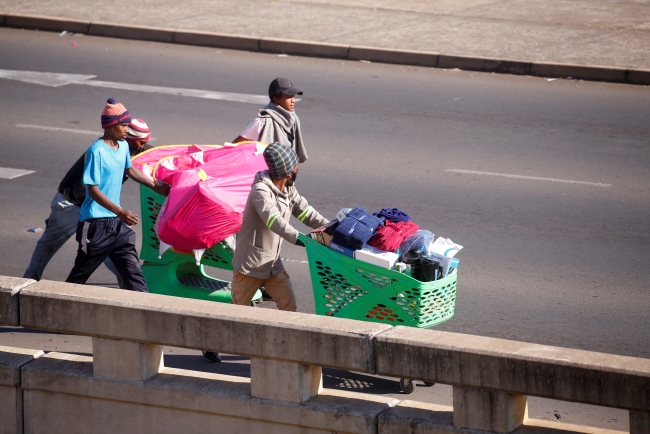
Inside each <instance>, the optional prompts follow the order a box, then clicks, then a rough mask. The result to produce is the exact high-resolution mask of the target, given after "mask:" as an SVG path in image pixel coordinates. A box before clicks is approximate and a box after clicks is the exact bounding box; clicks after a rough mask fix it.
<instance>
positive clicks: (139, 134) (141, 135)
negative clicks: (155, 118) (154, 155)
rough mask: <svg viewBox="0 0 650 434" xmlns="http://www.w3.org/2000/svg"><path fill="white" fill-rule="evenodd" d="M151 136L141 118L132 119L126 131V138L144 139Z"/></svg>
mask: <svg viewBox="0 0 650 434" xmlns="http://www.w3.org/2000/svg"><path fill="white" fill-rule="evenodd" d="M150 137H151V130H150V129H149V126H148V125H147V123H146V122H145V121H143V120H142V119H133V120H132V121H131V123H130V124H129V129H128V130H127V132H126V139H127V140H144V139H148V138H150Z"/></svg>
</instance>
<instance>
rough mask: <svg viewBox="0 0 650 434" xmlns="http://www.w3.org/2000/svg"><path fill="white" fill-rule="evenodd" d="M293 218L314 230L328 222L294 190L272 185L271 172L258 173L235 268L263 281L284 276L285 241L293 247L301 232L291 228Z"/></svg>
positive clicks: (246, 210)
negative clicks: (278, 275)
mask: <svg viewBox="0 0 650 434" xmlns="http://www.w3.org/2000/svg"><path fill="white" fill-rule="evenodd" d="M292 214H293V216H294V217H296V218H297V219H298V220H300V221H301V222H302V223H304V224H306V225H307V226H309V227H311V228H317V227H319V226H322V225H324V224H326V223H327V222H328V221H327V220H326V219H325V218H324V217H323V216H322V215H320V214H319V213H318V212H317V211H316V210H315V209H314V208H312V207H311V206H309V204H308V203H307V200H306V199H305V198H304V197H302V196H300V195H299V194H298V190H296V188H295V187H294V186H291V187H285V188H284V190H283V191H280V190H278V188H277V187H276V186H275V185H273V182H272V181H271V178H270V176H269V172H268V170H265V171H263V172H258V173H257V175H256V176H255V180H254V181H253V186H252V188H251V192H250V194H249V195H248V200H247V201H246V208H245V209H244V219H243V222H242V226H241V229H240V230H239V233H238V234H237V245H236V247H235V254H234V255H233V258H232V267H233V268H234V269H235V270H237V271H239V272H240V273H243V274H246V275H249V276H252V277H257V278H260V279H268V278H269V276H270V275H271V274H273V275H276V274H278V273H279V272H281V271H282V270H283V269H284V266H283V265H282V260H281V259H280V246H281V245H282V238H284V239H285V240H287V241H289V242H290V243H292V244H296V241H297V240H298V234H299V232H298V231H297V230H296V229H295V228H294V227H293V226H291V225H290V224H289V218H290V217H291V215H292Z"/></svg>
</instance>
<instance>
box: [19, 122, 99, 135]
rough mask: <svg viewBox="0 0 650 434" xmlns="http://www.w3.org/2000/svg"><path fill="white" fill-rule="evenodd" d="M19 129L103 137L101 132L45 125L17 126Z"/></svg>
mask: <svg viewBox="0 0 650 434" xmlns="http://www.w3.org/2000/svg"><path fill="white" fill-rule="evenodd" d="M16 126H17V127H18V128H31V129H34V130H45V131H57V132H63V133H73V134H85V135H87V136H95V137H100V136H101V135H102V133H101V131H99V130H98V131H90V130H76V129H74V128H59V127H46V126H45V125H28V124H16Z"/></svg>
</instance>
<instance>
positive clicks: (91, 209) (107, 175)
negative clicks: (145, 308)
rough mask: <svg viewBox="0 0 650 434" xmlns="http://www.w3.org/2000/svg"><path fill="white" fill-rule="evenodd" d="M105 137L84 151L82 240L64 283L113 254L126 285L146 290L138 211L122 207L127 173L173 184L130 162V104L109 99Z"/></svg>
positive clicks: (164, 189) (81, 279) (161, 189)
mask: <svg viewBox="0 0 650 434" xmlns="http://www.w3.org/2000/svg"><path fill="white" fill-rule="evenodd" d="M101 121H102V128H104V135H103V137H101V138H99V139H97V141H96V142H95V143H93V144H92V146H91V147H90V148H89V149H88V151H86V154H85V162H84V174H83V183H84V184H85V185H86V192H87V194H86V198H85V199H84V202H83V203H82V205H81V212H80V214H79V224H78V226H77V234H76V239H77V242H78V243H79V249H78V250H77V258H76V259H75V264H74V268H73V269H72V271H70V275H69V276H68V278H67V279H66V282H71V283H86V281H87V280H88V278H89V277H90V276H91V275H92V273H93V272H94V271H95V270H96V269H97V267H99V265H100V264H101V263H102V262H103V261H104V259H106V257H109V258H110V259H111V261H113V264H114V265H115V268H116V269H117V271H118V272H119V274H120V276H121V277H122V280H123V281H124V285H125V289H129V290H133V291H141V292H148V290H147V284H146V283H145V280H144V276H143V275H142V269H141V267H140V261H139V259H138V252H137V251H136V248H135V238H136V235H135V232H133V230H132V229H131V226H132V225H135V224H138V222H139V219H138V216H137V214H135V213H133V212H131V211H129V210H126V209H123V208H122V207H120V193H121V190H122V180H123V176H124V175H125V174H126V175H128V176H129V178H131V179H133V180H134V181H136V182H139V183H140V184H143V185H146V186H148V187H150V188H152V189H154V190H155V191H156V192H158V193H161V194H164V195H166V194H167V193H168V192H169V187H168V186H166V185H161V186H159V185H156V183H155V182H154V181H153V180H151V179H149V178H147V177H146V176H145V175H143V174H142V172H140V171H139V170H138V169H136V168H135V167H132V166H131V158H130V154H129V145H128V144H127V143H126V142H125V141H124V139H125V138H126V134H127V130H128V126H129V122H131V116H130V114H129V112H128V110H126V108H125V107H124V106H123V105H122V104H120V103H117V102H115V100H114V99H113V98H111V99H109V100H108V102H107V104H106V107H105V108H104V111H103V112H102V116H101Z"/></svg>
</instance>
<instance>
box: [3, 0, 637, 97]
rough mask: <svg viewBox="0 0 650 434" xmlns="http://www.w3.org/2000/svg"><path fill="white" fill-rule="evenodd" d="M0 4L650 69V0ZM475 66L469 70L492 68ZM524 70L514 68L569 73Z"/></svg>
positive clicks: (38, 11) (471, 54)
mask: <svg viewBox="0 0 650 434" xmlns="http://www.w3.org/2000/svg"><path fill="white" fill-rule="evenodd" d="M0 11H1V12H4V13H7V14H22V15H42V16H47V17H58V18H65V19H77V20H82V21H86V22H91V23H92V22H104V23H114V24H119V25H123V26H124V25H126V26H148V27H156V28H165V29H172V30H177V31H180V30H183V31H189V32H211V33H219V34H226V35H240V36H244V37H250V38H257V39H260V38H275V39H288V40H293V41H303V42H307V43H316V44H340V45H342V46H347V47H350V46H361V47H373V48H378V49H384V50H386V49H388V50H414V51H418V52H428V53H439V54H441V55H444V56H449V57H450V58H451V60H450V59H449V58H447V59H446V60H445V59H444V58H442V57H441V58H440V59H436V63H435V64H433V65H429V66H438V67H454V66H457V67H461V68H462V67H463V66H464V65H467V62H465V63H463V62H460V63H458V62H454V59H453V57H454V56H461V57H466V58H470V59H481V58H489V59H497V60H499V61H515V62H546V63H550V64H552V63H560V64H565V65H574V66H575V65H589V66H597V67H599V68H601V69H602V67H608V68H620V69H622V70H634V71H636V72H635V73H636V74H641V75H643V77H644V78H643V79H639V80H637V81H636V82H637V83H645V84H648V78H647V77H650V0H501V1H499V0H496V1H495V0H441V1H415V0H403V1H394V0H330V1H327V0H248V1H240V0H185V1H183V2H177V1H173V0H144V1H140V2H138V3H135V4H134V3H133V2H130V1H126V0H114V1H112V2H105V3H104V2H102V3H99V2H94V1H89V0H86V1H79V0H57V1H53V0H40V1H38V2H34V1H27V0H0ZM26 27H28V26H26ZM126 37H129V36H126ZM266 51H269V50H266ZM321 55H322V54H321ZM325 55H326V54H325ZM333 57H337V56H336V55H333ZM362 57H363V56H362ZM371 60H372V59H371ZM396 63H408V61H404V62H399V61H398V62H396ZM473 65H474V66H473V67H472V64H471V62H470V64H469V66H468V69H484V70H490V68H489V67H483V66H481V65H480V64H476V63H474V64H473ZM518 68H519V67H517V68H514V69H513V70H512V71H511V72H519V73H531V74H533V75H544V71H548V73H549V75H558V74H559V75H570V74H571V69H566V68H565V69H557V68H556V69H552V68H551V69H549V68H548V67H547V68H546V69H544V68H541V69H539V68H538V69H537V70H535V69H534V68H533V70H530V67H527V68H526V69H524V70H521V69H520V68H519V69H518ZM493 70H496V71H499V72H508V70H503V69H502V70H499V69H498V68H493ZM563 71H564V72H563ZM639 71H641V73H639ZM627 74H628V75H629V71H628V72H627ZM575 75H576V76H580V73H576V74H575ZM588 75H589V74H587V75H585V76H584V78H591V79H603V80H610V81H628V82H634V80H629V79H625V78H623V79H621V78H620V76H616V77H618V78H607V77H602V78H599V77H600V76H598V75H596V76H588Z"/></svg>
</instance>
